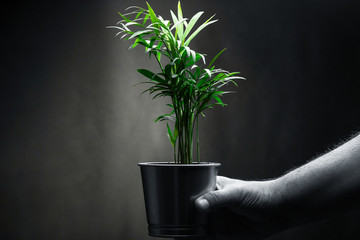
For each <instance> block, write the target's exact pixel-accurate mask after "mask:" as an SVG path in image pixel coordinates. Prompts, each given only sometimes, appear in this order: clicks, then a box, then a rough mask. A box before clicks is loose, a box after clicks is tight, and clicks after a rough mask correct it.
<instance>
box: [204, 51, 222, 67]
mask: <svg viewBox="0 0 360 240" xmlns="http://www.w3.org/2000/svg"><path fill="white" fill-rule="evenodd" d="M225 50H226V48H224V49H223V50H221V51H220V52H219V53H218V54H216V56H215V57H214V58H213V59H212V60H211V62H210V63H209V65H208V68H210V67H211V66H212V65H213V63H214V62H215V60H216V59H217V58H218V57H219V56H220V55H221V54H222V53H223V52H224V51H225Z"/></svg>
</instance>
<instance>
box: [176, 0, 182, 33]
mask: <svg viewBox="0 0 360 240" xmlns="http://www.w3.org/2000/svg"><path fill="white" fill-rule="evenodd" d="M177 13H178V18H177V19H178V21H181V20H182V19H183V14H182V10H181V4H180V1H179V2H178V12H177ZM176 30H177V33H178V35H179V39H183V33H184V26H183V23H181V24H180V25H179V26H178V28H176Z"/></svg>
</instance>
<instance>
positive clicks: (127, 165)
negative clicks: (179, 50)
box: [0, 0, 360, 240]
mask: <svg viewBox="0 0 360 240" xmlns="http://www.w3.org/2000/svg"><path fill="white" fill-rule="evenodd" d="M149 2H150V4H151V5H152V6H153V7H154V9H156V10H157V12H158V13H159V14H161V15H163V16H164V17H167V18H168V17H170V14H169V9H175V8H176V2H177V1H175V0H172V1H149ZM130 5H139V6H144V5H145V1H138V0H136V1H130V0H126V1H114V0H108V1H86V2H82V4H80V2H74V1H61V2H48V1H38V2H37V3H29V2H25V3H22V4H18V3H17V4H16V5H15V4H14V5H9V6H8V7H6V9H5V10H3V12H4V13H5V14H4V15H2V16H1V18H2V22H3V25H4V27H3V31H2V38H1V46H2V49H3V51H2V52H3V53H4V54H3V61H2V71H1V74H2V77H1V88H0V91H1V99H0V107H1V115H0V118H1V123H0V127H1V136H2V140H1V144H0V149H1V162H0V171H1V172H0V179H1V181H0V190H1V193H0V194H1V195H0V196H1V197H0V199H1V200H0V202H1V232H0V238H1V239H150V237H148V236H147V230H146V227H147V225H146V220H145V210H144V203H143V196H142V189H141V183H140V174H139V169H138V167H137V162H142V161H168V160H170V159H171V158H172V152H171V145H170V143H168V140H167V137H166V132H165V128H164V125H162V124H153V122H152V120H153V119H154V118H155V117H156V116H157V115H158V114H161V113H165V112H166V111H167V109H166V108H165V107H164V106H162V102H161V101H157V102H152V101H150V99H149V98H148V96H146V95H143V96H139V94H140V93H141V91H142V90H141V88H133V87H131V86H132V85H133V84H135V83H137V82H139V81H140V80H141V76H140V75H139V74H137V72H136V69H137V68H149V67H150V68H151V67H153V66H155V64H153V62H149V61H148V59H147V58H146V57H144V54H143V51H142V50H141V49H140V48H139V49H137V50H135V51H133V52H129V51H128V45H129V43H124V42H122V41H120V40H119V39H118V38H115V37H114V35H115V32H113V31H112V30H109V29H106V28H105V26H108V25H112V24H114V23H116V22H117V21H118V20H119V17H118V16H117V13H116V11H117V10H119V11H123V10H124V9H125V8H126V7H128V6H130ZM182 5H183V11H184V14H185V16H188V17H189V16H192V15H193V14H194V13H196V12H198V11H200V10H205V15H206V16H205V17H203V19H204V20H205V19H207V17H209V16H211V15H212V14H214V13H216V14H217V18H218V19H220V21H219V22H218V23H216V24H215V25H212V26H211V27H209V28H208V29H207V30H205V31H204V32H203V33H201V34H200V35H199V37H198V39H197V40H194V41H193V46H192V47H193V48H194V49H196V50H197V51H199V52H202V53H207V54H208V58H212V57H213V56H215V54H216V53H217V52H218V51H220V50H221V49H222V48H224V47H227V48H228V50H227V51H226V52H225V53H224V54H223V56H222V57H221V58H220V59H219V60H218V66H219V67H222V68H224V69H228V70H230V71H241V72H242V75H243V76H244V77H246V78H247V79H248V80H247V81H244V82H239V87H237V88H233V87H230V89H229V90H235V91H236V93H235V94H230V95H227V96H226V97H225V98H224V101H225V102H226V103H228V105H229V106H227V107H226V108H221V107H218V108H216V109H214V110H213V111H209V112H206V118H204V119H201V124H202V125H201V129H200V131H201V133H200V134H201V138H202V152H201V154H202V158H203V160H209V161H214V162H221V163H222V168H221V170H220V174H221V175H226V176H229V177H234V178H241V179H264V178H273V177H276V176H279V175H281V174H283V173H284V172H286V171H288V170H289V169H291V168H293V167H296V166H299V165H301V164H303V163H305V162H306V161H308V160H310V159H312V158H313V157H314V156H316V155H318V154H321V153H323V152H325V151H327V150H328V149H329V148H331V147H332V146H333V145H334V144H337V143H339V141H341V140H344V139H346V138H347V137H349V136H351V135H352V134H353V133H355V132H356V131H359V123H360V113H359V109H360V108H359V107H360V94H359V89H360V81H359V77H358V75H359V73H358V69H359V63H360V61H359V55H360V32H359V25H360V24H359V23H360V22H359V20H360V15H359V14H358V9H359V3H358V2H357V1H351V0H344V1H320V0H315V1H314V0H312V1H310V0H306V1H281V0H274V1H266V0H251V1H250V0H240V1H238V0H237V1H235V0H225V1H215V0H207V1H205V0H201V1H200V0H199V1H187V0H183V1H182ZM4 23H5V24H4ZM359 219H360V218H359V211H354V212H352V213H348V214H344V215H342V216H338V217H334V218H332V219H329V220H327V221H324V222H321V223H317V224H312V225H309V226H303V227H299V228H296V229H292V230H288V231H286V232H284V233H281V234H279V235H277V236H274V237H272V238H271V239H273V240H275V239H277V240H280V239H289V238H291V239H293V240H295V239H319V238H321V239H358V238H359V236H360V230H359V228H358V226H359Z"/></svg>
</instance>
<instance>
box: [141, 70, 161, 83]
mask: <svg viewBox="0 0 360 240" xmlns="http://www.w3.org/2000/svg"><path fill="white" fill-rule="evenodd" d="M137 71H138V72H139V73H141V74H142V75H144V76H145V77H147V78H149V79H150V80H153V81H155V82H165V80H164V79H162V78H161V77H159V76H158V75H156V74H155V73H153V72H151V71H149V70H147V69H138V70H137Z"/></svg>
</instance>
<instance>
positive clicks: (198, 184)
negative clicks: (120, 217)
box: [139, 162, 221, 237]
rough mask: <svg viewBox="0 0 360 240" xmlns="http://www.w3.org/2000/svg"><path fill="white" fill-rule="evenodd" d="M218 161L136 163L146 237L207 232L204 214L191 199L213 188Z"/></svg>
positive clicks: (184, 235)
mask: <svg viewBox="0 0 360 240" xmlns="http://www.w3.org/2000/svg"><path fill="white" fill-rule="evenodd" d="M220 165H221V164H220V163H193V164H174V163H161V162H157V163H155V162H149V163H139V166H140V169H141V177H142V183H143V190H144V199H145V208H146V217H147V221H148V229H149V235H150V236H156V237H195V236H205V235H206V233H207V222H208V221H207V220H208V219H207V218H208V216H207V214H206V213H201V212H199V211H197V210H196V209H195V204H194V202H195V199H196V198H198V197H199V196H201V195H203V194H204V193H207V192H209V191H213V190H215V187H216V176H217V172H218V169H219V167H220Z"/></svg>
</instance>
